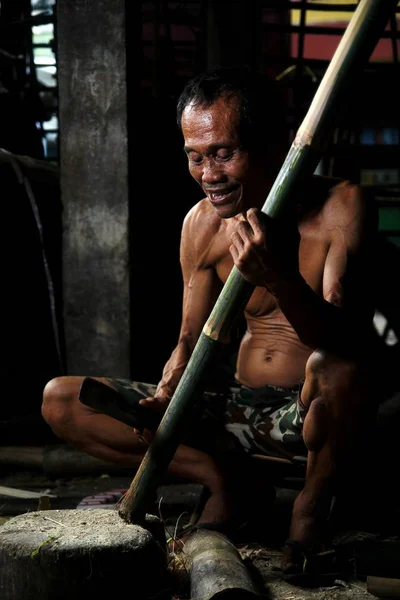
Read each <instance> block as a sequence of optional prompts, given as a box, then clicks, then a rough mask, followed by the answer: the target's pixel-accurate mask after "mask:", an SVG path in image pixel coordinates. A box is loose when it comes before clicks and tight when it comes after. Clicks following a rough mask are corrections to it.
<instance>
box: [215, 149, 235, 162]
mask: <svg viewBox="0 0 400 600" xmlns="http://www.w3.org/2000/svg"><path fill="white" fill-rule="evenodd" d="M231 156H232V152H228V151H227V150H226V151H223V152H218V154H217V159H218V160H229V159H230V158H231Z"/></svg>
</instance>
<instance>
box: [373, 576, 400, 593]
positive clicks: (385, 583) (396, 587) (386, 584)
mask: <svg viewBox="0 0 400 600" xmlns="http://www.w3.org/2000/svg"><path fill="white" fill-rule="evenodd" d="M367 591H368V592H369V593H370V594H372V595H373V596H377V597H378V598H400V579H393V578H390V577H373V576H371V575H369V576H368V577H367Z"/></svg>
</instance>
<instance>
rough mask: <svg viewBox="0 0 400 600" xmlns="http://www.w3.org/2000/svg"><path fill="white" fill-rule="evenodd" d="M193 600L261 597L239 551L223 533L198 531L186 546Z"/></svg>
mask: <svg viewBox="0 0 400 600" xmlns="http://www.w3.org/2000/svg"><path fill="white" fill-rule="evenodd" d="M183 552H184V556H185V557H186V561H187V569H188V572H189V580H190V598H193V599H199V598H201V600H213V599H214V598H216V597H217V596H218V598H224V599H225V598H226V599H232V600H233V599H235V600H236V599H237V600H238V599H239V598H240V599H241V600H257V598H260V597H261V595H260V593H259V591H258V589H257V587H256V585H255V582H254V581H253V579H252V578H251V575H250V573H249V571H248V569H247V567H246V565H245V563H244V562H243V560H242V558H241V556H240V554H239V552H238V551H237V550H236V548H235V546H234V545H233V544H232V542H231V541H230V540H229V539H228V538H227V537H226V536H224V535H222V534H221V533H217V532H215V531H207V530H198V531H195V532H193V533H192V534H191V535H190V537H189V539H188V541H187V542H186V543H185V545H184V547H183Z"/></svg>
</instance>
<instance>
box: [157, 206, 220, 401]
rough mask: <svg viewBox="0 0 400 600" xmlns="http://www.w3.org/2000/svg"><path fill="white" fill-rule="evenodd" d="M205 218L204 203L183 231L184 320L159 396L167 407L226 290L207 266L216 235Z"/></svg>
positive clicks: (181, 252)
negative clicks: (203, 331) (220, 295)
mask: <svg viewBox="0 0 400 600" xmlns="http://www.w3.org/2000/svg"><path fill="white" fill-rule="evenodd" d="M202 217H203V211H202V206H201V203H200V204H198V205H196V206H195V207H194V208H193V209H192V210H191V211H190V212H189V213H188V215H187V216H186V218H185V221H184V224H183V228H182V236H181V246H180V261H181V267H182V275H183V285H184V289H183V304H182V321H181V329H180V334H179V339H178V343H177V345H176V347H175V349H174V351H173V352H172V354H171V357H170V358H169V360H168V362H167V363H166V365H165V367H164V369H163V374H162V378H161V381H160V382H159V384H158V386H157V391H156V394H155V397H156V398H159V399H162V403H163V404H168V402H169V400H170V399H171V397H172V395H173V393H174V391H175V389H176V387H177V385H178V383H179V380H180V378H181V376H182V374H183V372H184V370H185V368H186V365H187V363H188V361H189V359H190V356H191V354H192V352H193V349H194V347H195V345H196V342H197V340H198V338H199V336H200V333H201V330H202V328H203V326H204V323H205V322H206V321H207V319H208V317H209V315H210V313H211V310H212V308H213V306H214V304H215V302H216V300H217V298H218V294H219V293H220V291H221V288H222V285H221V282H220V281H219V279H218V277H217V274H216V272H215V270H214V268H213V267H212V266H211V265H209V264H207V258H206V255H207V250H208V248H209V245H210V244H211V242H212V238H213V236H214V233H215V232H214V231H213V230H210V228H209V227H208V224H207V220H203V218H202Z"/></svg>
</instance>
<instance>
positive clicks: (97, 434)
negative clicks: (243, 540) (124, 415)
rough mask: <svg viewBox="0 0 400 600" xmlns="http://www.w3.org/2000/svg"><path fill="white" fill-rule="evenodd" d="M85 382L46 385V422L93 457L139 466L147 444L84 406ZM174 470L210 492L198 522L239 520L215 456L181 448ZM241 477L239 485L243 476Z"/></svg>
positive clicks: (228, 484) (62, 380) (61, 381)
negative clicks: (82, 392)
mask: <svg viewBox="0 0 400 600" xmlns="http://www.w3.org/2000/svg"><path fill="white" fill-rule="evenodd" d="M99 379H100V380H101V381H103V382H104V383H108V382H107V380H105V379H101V378H99ZM82 380H83V377H58V378H56V379H53V380H51V381H50V382H49V383H48V384H47V385H46V387H45V390H44V394H43V406H42V414H43V417H44V419H45V421H46V422H47V423H48V424H49V425H50V427H51V428H52V429H53V431H54V432H55V433H56V435H58V436H59V437H60V438H61V439H64V440H65V441H67V442H68V443H70V444H72V445H74V446H75V447H77V448H79V449H81V450H83V451H84V452H87V453H88V454H90V455H92V456H95V457H97V458H100V459H102V460H105V461H109V462H113V463H117V464H119V465H121V466H124V467H130V466H131V467H133V468H136V467H138V466H139V464H140V463H141V461H142V458H143V456H144V454H145V452H146V450H147V447H148V444H147V443H146V442H145V440H143V438H141V437H140V436H138V435H136V434H135V433H134V431H133V429H132V428H131V427H129V426H128V425H125V424H124V423H121V422H119V421H116V420H115V419H112V418H110V417H108V416H106V415H103V414H100V413H97V412H96V411H94V410H92V409H90V408H88V407H86V406H85V405H83V404H82V403H81V402H80V401H79V399H78V394H79V390H80V386H81V383H82ZM169 470H170V472H171V473H173V474H174V475H177V476H178V477H181V478H182V479H184V480H187V481H192V482H194V483H200V484H202V485H204V486H206V487H207V488H208V489H209V491H210V497H209V499H208V501H207V503H206V505H205V507H204V511H203V513H202V515H201V517H200V520H199V521H202V522H212V523H214V522H215V523H224V522H227V521H229V520H230V519H231V518H232V517H234V516H235V512H236V511H237V510H238V507H237V506H236V502H235V500H236V498H235V496H234V492H233V491H232V487H233V486H232V480H231V478H230V477H227V469H226V468H225V466H224V467H221V465H219V464H217V462H216V461H215V460H214V459H213V458H212V457H211V456H209V455H208V454H206V453H205V452H202V451H200V450H196V449H194V448H191V447H189V446H183V445H181V446H179V448H178V450H177V452H176V454H175V456H174V458H173V460H172V462H171V464H170V469H169ZM236 476H237V478H239V480H240V474H239V473H236ZM241 483H242V484H243V482H241Z"/></svg>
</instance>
